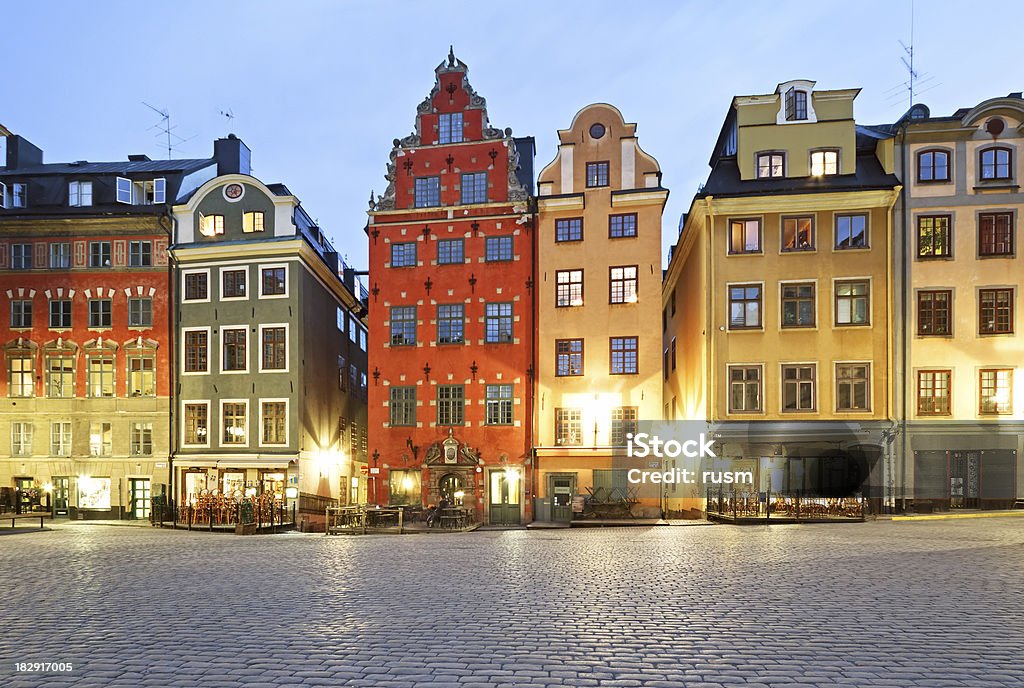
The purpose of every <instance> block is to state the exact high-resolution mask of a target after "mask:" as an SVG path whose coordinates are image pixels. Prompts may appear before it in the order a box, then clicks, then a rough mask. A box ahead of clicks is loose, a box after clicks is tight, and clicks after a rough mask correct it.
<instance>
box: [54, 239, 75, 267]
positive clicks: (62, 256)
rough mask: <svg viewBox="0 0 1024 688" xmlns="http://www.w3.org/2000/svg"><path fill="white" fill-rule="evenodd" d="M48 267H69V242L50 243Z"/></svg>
mask: <svg viewBox="0 0 1024 688" xmlns="http://www.w3.org/2000/svg"><path fill="white" fill-rule="evenodd" d="M50 267H51V268H58V269H64V268H70V267H71V244H70V243H68V242H65V241H60V242H56V243H53V244H50Z"/></svg>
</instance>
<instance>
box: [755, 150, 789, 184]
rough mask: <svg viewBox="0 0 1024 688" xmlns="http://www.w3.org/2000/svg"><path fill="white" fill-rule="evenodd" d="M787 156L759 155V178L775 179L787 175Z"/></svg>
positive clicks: (775, 154) (780, 154) (779, 154)
mask: <svg viewBox="0 0 1024 688" xmlns="http://www.w3.org/2000/svg"><path fill="white" fill-rule="evenodd" d="M785 160H786V156H785V155H783V154H782V153H758V154H757V178H758V179H773V178H778V177H782V176H784V175H785Z"/></svg>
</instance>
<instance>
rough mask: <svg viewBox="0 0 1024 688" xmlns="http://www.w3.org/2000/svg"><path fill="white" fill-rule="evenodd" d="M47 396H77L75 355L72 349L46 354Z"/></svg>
mask: <svg viewBox="0 0 1024 688" xmlns="http://www.w3.org/2000/svg"><path fill="white" fill-rule="evenodd" d="M46 396H48V397H50V398H51V399H69V398H71V397H73V396H75V355H74V354H73V353H71V352H70V351H62V352H58V353H53V354H48V355H47V356H46Z"/></svg>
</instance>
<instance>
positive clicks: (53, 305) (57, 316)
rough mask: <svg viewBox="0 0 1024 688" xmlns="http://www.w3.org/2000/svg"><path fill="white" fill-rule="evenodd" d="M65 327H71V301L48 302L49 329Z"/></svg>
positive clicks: (56, 300)
mask: <svg viewBox="0 0 1024 688" xmlns="http://www.w3.org/2000/svg"><path fill="white" fill-rule="evenodd" d="M67 327H71V299H54V300H52V301H50V328H51V329H63V328H67Z"/></svg>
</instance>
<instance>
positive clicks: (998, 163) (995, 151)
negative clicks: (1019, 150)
mask: <svg viewBox="0 0 1024 688" xmlns="http://www.w3.org/2000/svg"><path fill="white" fill-rule="evenodd" d="M1012 161H1013V153H1012V151H1010V149H1009V148H1003V147H994V148H986V149H985V150H983V151H981V178H982V179H983V180H988V179H1011V178H1012V177H1013V175H1012V174H1011V172H1010V170H1011V169H1012V164H1011V163H1012Z"/></svg>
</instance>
